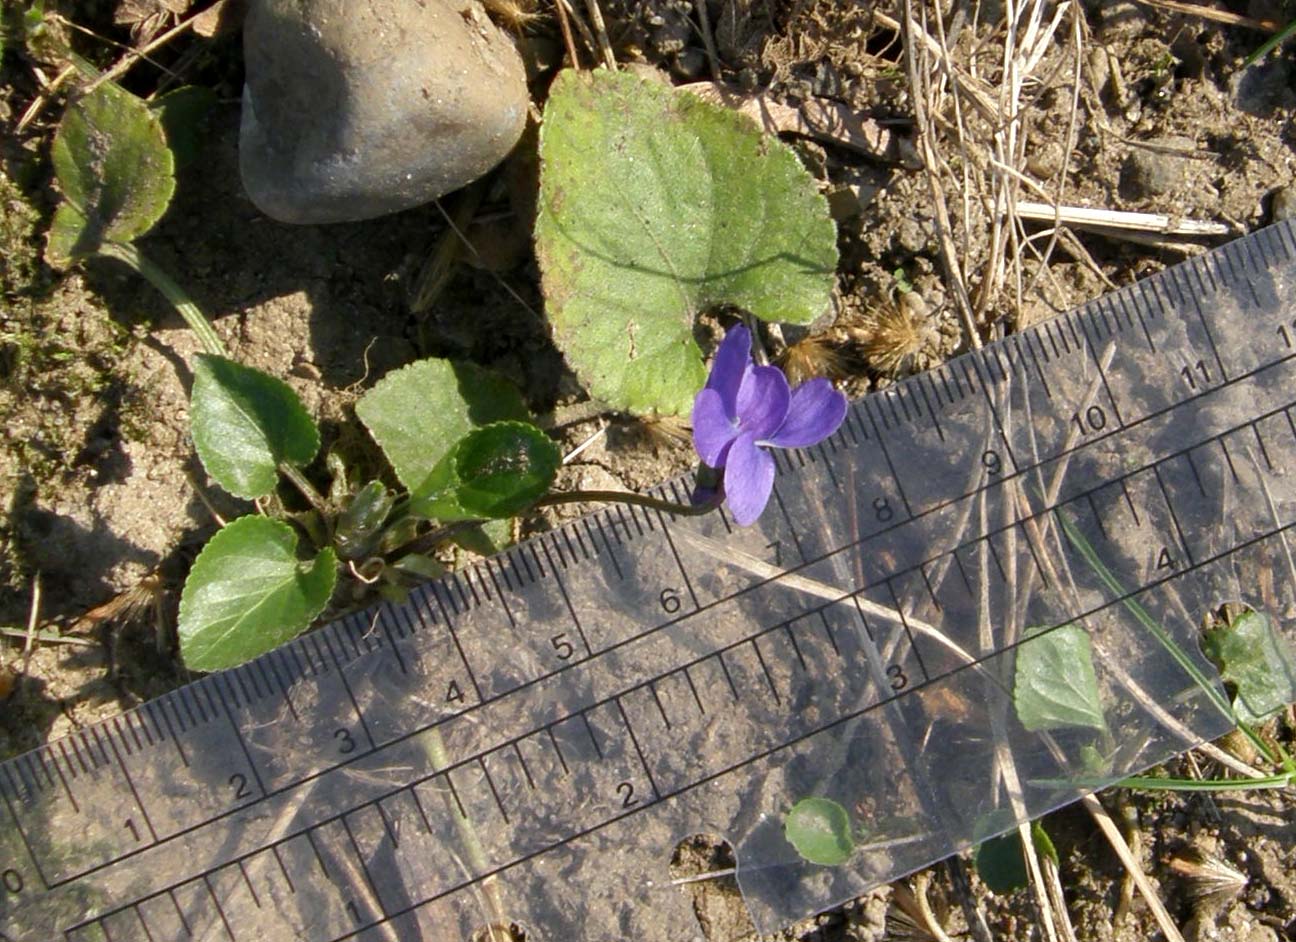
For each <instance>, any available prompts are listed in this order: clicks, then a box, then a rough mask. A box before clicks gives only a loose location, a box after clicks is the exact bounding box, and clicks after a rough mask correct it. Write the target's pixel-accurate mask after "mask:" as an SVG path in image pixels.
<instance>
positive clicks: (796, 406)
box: [762, 378, 846, 448]
mask: <svg viewBox="0 0 1296 942" xmlns="http://www.w3.org/2000/svg"><path fill="white" fill-rule="evenodd" d="M845 418H846V397H845V396H844V395H842V394H841V393H839V392H838V391H837V390H835V389H833V385H832V383H830V382H829V381H828V380H826V379H822V378H820V379H812V380H810V381H808V382H805V383H802V384H801V385H800V386H798V387H797V388H796V389H794V390H792V396H791V399H790V401H789V402H788V410H787V418H786V419H784V420H783V424H782V425H781V426H780V427H779V429H778V431H777V432H775V433H774V434H773V435H772V436H771V437H770V438H769V439H768V440H763V441H762V444H767V445H774V446H776V447H778V448H808V447H809V446H811V445H814V444H816V443H817V442H821V441H823V440H824V439H825V438H827V437H828V436H829V435H831V434H832V433H833V432H835V431H837V427H838V426H839V425H841V424H842V420H843V419H845Z"/></svg>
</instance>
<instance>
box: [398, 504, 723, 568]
mask: <svg viewBox="0 0 1296 942" xmlns="http://www.w3.org/2000/svg"><path fill="white" fill-rule="evenodd" d="M595 501H610V502H612V503H616V502H620V503H623V504H637V505H638V506H640V507H650V508H652V509H653V510H660V511H662V512H664V513H668V514H675V515H676V516H680V517H700V516H702V515H703V514H706V513H710V512H711V511H713V510H715V509H716V508H717V507H719V506H720V504H721V503H723V501H724V495H723V494H722V493H719V492H717V493H716V495H715V496H714V497H712V498H711V499H710V500H707V501H704V502H703V503H700V504H677V503H675V502H674V501H669V500H662V499H660V498H657V497H649V496H648V495H647V494H635V493H633V492H631V491H567V492H566V493H563V494H548V495H546V496H544V497H542V498H540V499H539V500H538V501H536V502H535V503H534V504H532V505H531V506H532V507H552V506H554V505H555V504H585V503H593V502H595ZM400 510H402V508H401V504H400V502H399V501H398V502H397V504H396V507H395V508H394V509H393V512H392V517H389V518H388V525H390V523H391V521H392V520H394V519H395V517H396V514H397V511H400ZM402 515H403V514H402ZM487 522H489V521H488V519H487V518H485V517H474V518H472V519H469V520H456V521H454V522H453V523H447V524H445V525H444V526H440V527H437V528H436V529H435V530H429V531H428V532H426V533H424V534H421V535H420V536H418V537H415V538H414V539H413V540H410V541H409V542H408V543H405V544H403V545H402V546H398V547H396V548H395V549H392V550H390V551H389V552H388V553H387V554H386V555H387V557H388V558H392V557H393V556H394V555H395V554H396V553H397V552H402V553H421V552H423V551H424V550H425V549H430V548H432V547H434V546H436V545H437V544H438V543H440V542H442V541H443V540H447V539H449V538H450V537H452V536H454V535H455V534H456V533H458V532H459V531H460V530H466V529H468V528H469V527H475V526H479V525H480V524H483V523H487Z"/></svg>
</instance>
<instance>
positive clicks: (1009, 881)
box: [973, 831, 1026, 896]
mask: <svg viewBox="0 0 1296 942" xmlns="http://www.w3.org/2000/svg"><path fill="white" fill-rule="evenodd" d="M973 862H974V864H975V865H976V869H977V873H979V874H980V875H981V879H982V880H983V881H984V882H985V885H986V886H988V887H989V888H990V891H991V892H992V893H998V894H999V895H1001V896H1002V895H1005V894H1007V893H1011V892H1013V891H1014V890H1020V889H1021V888H1022V887H1024V886H1025V885H1026V858H1025V856H1024V855H1023V854H1022V845H1021V838H1020V837H1019V836H1018V834H1017V832H1016V831H1009V832H1008V833H1007V834H1001V835H1000V836H999V837H992V838H990V840H988V841H982V842H981V843H980V844H978V845H977V849H976V854H975V855H974V856H973Z"/></svg>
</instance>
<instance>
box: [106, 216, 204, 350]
mask: <svg viewBox="0 0 1296 942" xmlns="http://www.w3.org/2000/svg"><path fill="white" fill-rule="evenodd" d="M96 254H99V255H104V256H106V257H108V258H115V259H117V261H119V262H124V263H126V264H127V265H129V266H130V267H131V268H133V269H134V270H135V272H136V274H138V275H140V276H141V277H142V278H144V279H145V280H146V281H148V283H149V284H151V285H152V286H153V287H154V288H157V289H158V291H160V292H162V294H163V296H164V297H165V298H166V299H167V300H168V301H170V302H171V306H172V307H174V308H175V309H176V312H177V313H179V315H180V316H181V317H183V318H184V322H185V323H186V324H188V325H189V329H190V330H192V331H193V332H194V336H196V337H197V338H198V342H199V343H201V344H202V346H203V349H204V350H206V351H207V352H208V353H212V354H215V355H216V356H222V357H228V356H229V354H228V353H227V352H226V350H225V344H223V343H222V342H221V339H220V337H219V336H217V334H216V331H215V330H213V329H212V325H211V323H210V322H208V320H207V316H206V315H205V314H203V312H202V309H201V308H199V307H198V305H197V304H195V303H194V300H193V298H191V297H189V294H188V292H186V291H185V290H184V289H183V288H181V287H180V285H178V284H177V283H176V282H175V281H173V280H172V278H171V276H170V275H168V274H167V273H166V272H165V271H163V270H162V269H161V268H159V267H158V266H157V265H154V264H153V263H152V262H151V261H149V259H148V258H146V257H145V256H144V254H143V253H142V252H140V250H139V249H137V248H136V247H135V246H134V245H130V244H127V243H125V242H111V241H104V242H102V243H101V244H100V245H99V248H98V250H97V253H96Z"/></svg>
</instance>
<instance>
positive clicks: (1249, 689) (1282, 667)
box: [1205, 611, 1296, 726]
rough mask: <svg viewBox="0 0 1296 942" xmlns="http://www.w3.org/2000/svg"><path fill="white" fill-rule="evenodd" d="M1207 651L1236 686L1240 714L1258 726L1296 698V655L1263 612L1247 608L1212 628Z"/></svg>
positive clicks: (1235, 709)
mask: <svg viewBox="0 0 1296 942" xmlns="http://www.w3.org/2000/svg"><path fill="white" fill-rule="evenodd" d="M1205 642H1206V643H1205V649H1206V654H1207V656H1208V657H1210V659H1211V660H1212V661H1214V662H1215V664H1216V665H1217V666H1218V667H1219V671H1220V676H1221V677H1223V678H1224V680H1225V682H1226V683H1230V684H1232V685H1233V686H1234V689H1235V693H1234V697H1233V710H1234V712H1235V713H1236V714H1237V718H1238V719H1239V720H1240V721H1241V722H1243V723H1246V724H1247V725H1249V726H1254V725H1255V724H1257V723H1261V722H1263V721H1265V720H1267V719H1268V718H1269V717H1271V716H1273V715H1274V714H1275V713H1277V712H1278V711H1279V710H1281V709H1283V707H1285V706H1287V704H1289V703H1292V702H1296V657H1294V656H1293V655H1292V652H1291V649H1290V648H1288V647H1287V644H1286V642H1285V641H1284V640H1283V638H1282V637H1281V636H1280V635H1279V634H1278V632H1277V631H1275V630H1274V624H1273V619H1271V618H1270V617H1269V616H1268V615H1266V614H1264V613H1263V612H1255V611H1246V612H1243V613H1242V614H1241V615H1239V616H1238V617H1237V618H1235V619H1234V620H1233V622H1232V623H1231V624H1229V625H1226V626H1224V627H1223V628H1217V629H1215V630H1214V631H1210V632H1208V633H1207V635H1206V639H1205Z"/></svg>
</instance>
